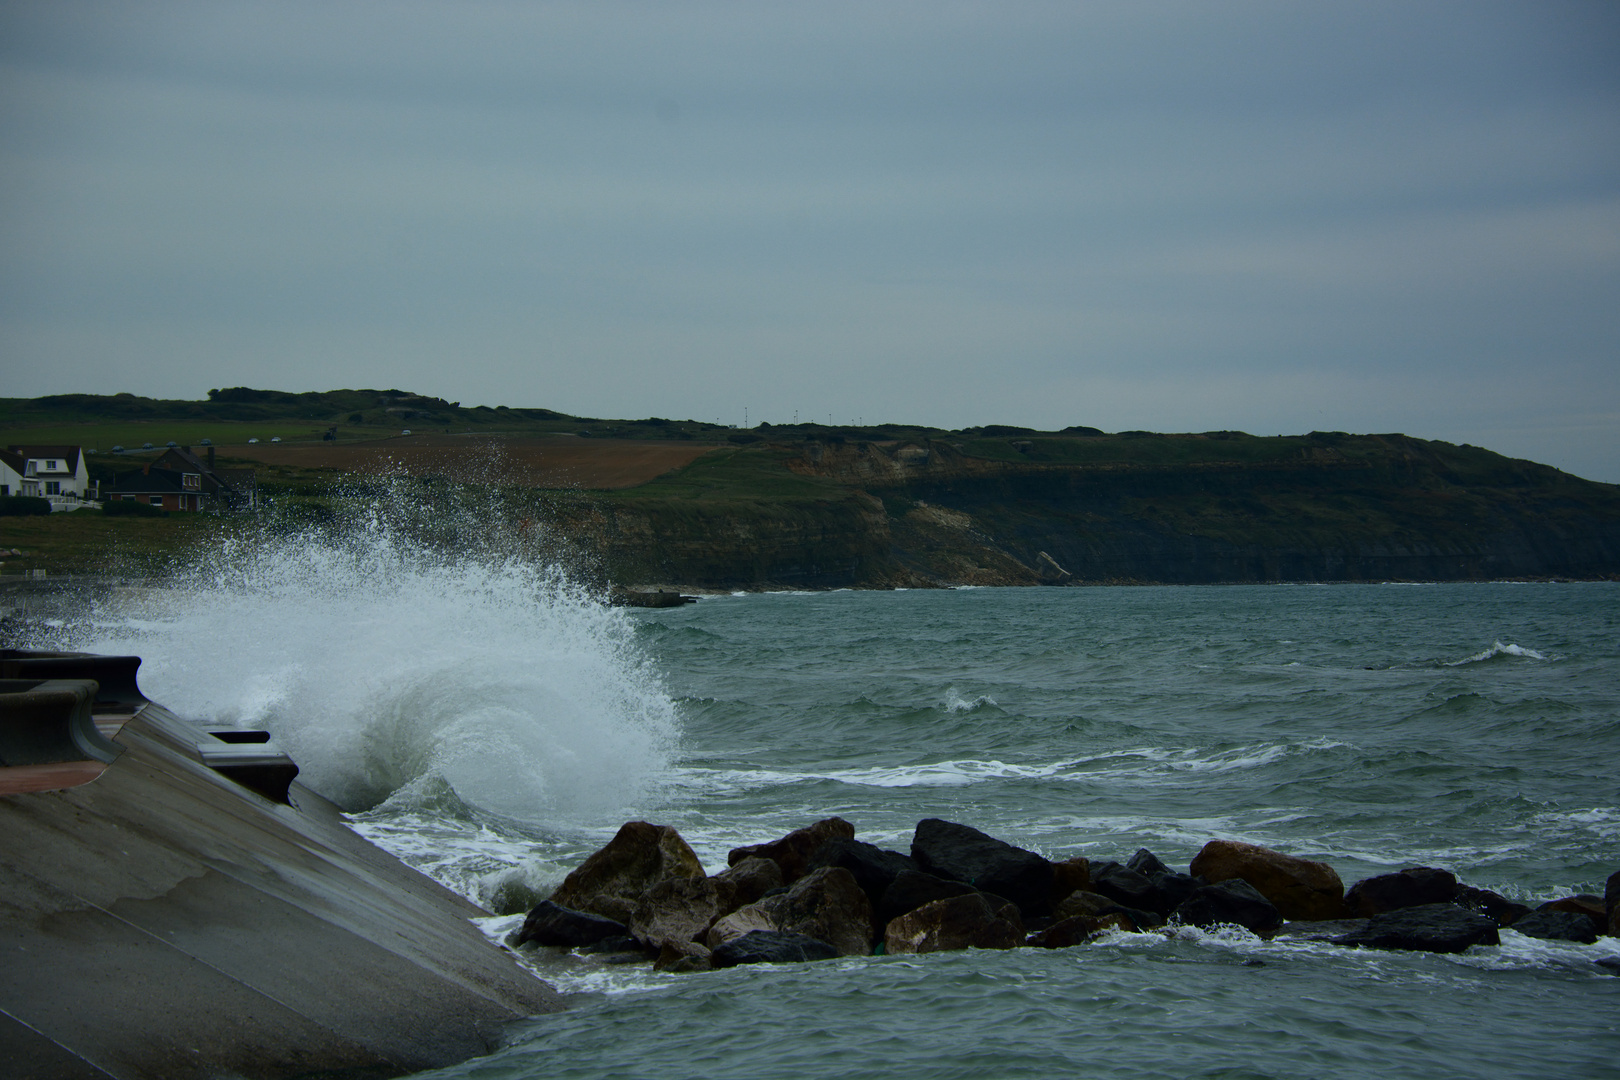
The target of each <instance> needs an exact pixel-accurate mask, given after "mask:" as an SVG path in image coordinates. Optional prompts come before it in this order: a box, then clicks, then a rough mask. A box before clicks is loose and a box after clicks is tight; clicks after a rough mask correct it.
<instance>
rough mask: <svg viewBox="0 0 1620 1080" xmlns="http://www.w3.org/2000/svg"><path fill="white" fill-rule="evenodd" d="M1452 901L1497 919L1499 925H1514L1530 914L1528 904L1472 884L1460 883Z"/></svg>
mask: <svg viewBox="0 0 1620 1080" xmlns="http://www.w3.org/2000/svg"><path fill="white" fill-rule="evenodd" d="M1451 902H1452V903H1454V904H1457V905H1458V906H1460V907H1465V908H1467V909H1468V910H1469V911H1477V912H1479V913H1480V914H1481V915H1488V916H1490V917H1491V918H1492V919H1495V920H1496V925H1497V926H1512V925H1513V924H1514V922H1515V921H1516V920H1518V919H1519V918H1521V917H1523V916H1525V915H1527V914H1529V912H1530V906H1529V905H1528V904H1520V903H1515V902H1514V901H1512V900H1509V899H1508V898H1507V897H1505V896H1503V895H1502V894H1501V893H1496V892H1492V891H1491V890H1489V889H1479V888H1475V887H1474V886H1472V885H1459V886H1457V891H1456V892H1455V893H1453V894H1452V897H1451Z"/></svg>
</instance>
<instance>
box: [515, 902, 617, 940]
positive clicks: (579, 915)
mask: <svg viewBox="0 0 1620 1080" xmlns="http://www.w3.org/2000/svg"><path fill="white" fill-rule="evenodd" d="M627 933H629V930H628V929H627V928H626V927H625V925H624V923H621V922H617V921H615V920H613V919H608V918H604V917H603V916H601V915H592V914H591V913H590V912H588V911H575V910H574V909H573V908H565V907H563V906H562V905H560V904H556V903H553V902H552V901H550V900H542V901H540V903H538V904H536V905H535V906H534V907H533V908H532V909H531V910H530V911H529V915H528V918H526V919H524V920H523V926H522V928H521V929H519V930H518V932H517V933H516V934H514V935H512V944H513V945H563V946H566V947H567V948H570V949H577V948H579V947H580V946H582V945H594V944H595V943H596V942H598V941H601V940H603V939H604V938H611V937H622V936H623V935H625V934H627Z"/></svg>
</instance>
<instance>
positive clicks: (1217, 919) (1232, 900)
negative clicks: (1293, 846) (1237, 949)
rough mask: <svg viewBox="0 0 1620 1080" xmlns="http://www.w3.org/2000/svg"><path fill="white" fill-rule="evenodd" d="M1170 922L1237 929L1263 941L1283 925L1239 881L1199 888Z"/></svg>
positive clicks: (1268, 906)
mask: <svg viewBox="0 0 1620 1080" xmlns="http://www.w3.org/2000/svg"><path fill="white" fill-rule="evenodd" d="M1173 918H1174V919H1175V920H1176V921H1177V922H1180V923H1183V924H1185V925H1187V926H1197V927H1201V928H1202V929H1205V930H1208V929H1210V928H1212V927H1216V926H1241V927H1243V928H1244V929H1246V930H1249V931H1251V932H1253V933H1256V934H1258V935H1260V936H1261V937H1263V938H1268V937H1271V936H1272V935H1273V934H1275V933H1276V932H1277V931H1278V930H1280V929H1282V924H1283V917H1282V913H1281V912H1280V911H1278V910H1277V906H1276V905H1275V904H1273V903H1272V902H1271V901H1270V900H1267V899H1266V898H1265V897H1264V896H1263V895H1261V893H1260V891H1259V890H1258V889H1256V888H1255V887H1254V886H1253V885H1250V884H1249V883H1248V882H1247V881H1244V880H1243V879H1242V878H1230V879H1228V880H1226V881H1217V882H1213V883H1211V884H1209V885H1200V886H1199V887H1198V888H1196V889H1194V890H1193V894H1192V895H1191V896H1189V897H1188V898H1187V899H1186V900H1184V901H1183V902H1182V903H1181V906H1179V907H1177V908H1176V910H1175V914H1174V916H1173Z"/></svg>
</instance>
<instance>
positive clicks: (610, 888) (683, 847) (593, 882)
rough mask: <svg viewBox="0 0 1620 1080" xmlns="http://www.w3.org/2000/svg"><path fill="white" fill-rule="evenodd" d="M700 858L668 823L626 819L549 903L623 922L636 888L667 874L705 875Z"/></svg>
mask: <svg viewBox="0 0 1620 1080" xmlns="http://www.w3.org/2000/svg"><path fill="white" fill-rule="evenodd" d="M704 876H705V875H704V872H703V864H702V863H700V862H699V861H698V857H697V856H696V855H695V854H693V852H692V849H691V848H690V847H688V846H687V844H686V841H685V840H682V839H681V834H680V833H678V832H676V831H675V830H674V829H672V828H670V827H669V826H668V825H652V824H649V823H647V822H645V821H631V822H628V823H626V824H625V825H624V827H623V828H621V829H620V830H619V832H618V835H616V836H615V837H614V838H613V839H612V840H610V841H608V843H607V845H606V846H605V847H603V848H602V849H601V850H600V851H597V852H596V853H595V854H593V855H592V856H591V857H590V858H588V859H586V860H585V861H584V862H583V863H581V864H580V865H579V866H578V867H577V868H576V869H575V870H574V872H573V873H571V874H569V875H568V877H567V878H565V879H564V880H563V883H562V887H561V888H559V889H558V890H557V891H556V892H555V893H553V894H552V895H551V900H552V903H555V904H559V905H561V906H562V907H567V908H573V909H575V910H576V911H588V912H591V913H593V914H596V915H605V916H607V917H608V918H610V919H616V920H618V921H619V922H622V923H625V924H628V923H629V922H630V916H631V915H632V914H633V913H634V911H635V907H636V903H637V902H638V901H639V900H640V899H641V894H642V893H644V892H646V891H647V890H648V889H650V888H652V887H653V886H654V885H656V884H658V883H659V882H660V881H668V880H670V879H672V878H701V877H704Z"/></svg>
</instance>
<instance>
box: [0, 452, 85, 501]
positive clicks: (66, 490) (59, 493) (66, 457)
mask: <svg viewBox="0 0 1620 1080" xmlns="http://www.w3.org/2000/svg"><path fill="white" fill-rule="evenodd" d="M98 494H99V492H98V486H97V485H96V483H95V482H94V481H92V480H91V479H90V471H89V469H88V468H87V467H86V466H85V462H84V450H83V448H81V447H78V446H67V445H33V446H8V447H6V448H5V449H4V450H0V496H5V495H29V496H33V497H36V498H41V499H49V500H50V503H51V512H52V513H56V512H58V511H62V510H77V509H79V508H80V507H81V506H87V505H94V503H95V500H96V498H97V496H98Z"/></svg>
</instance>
